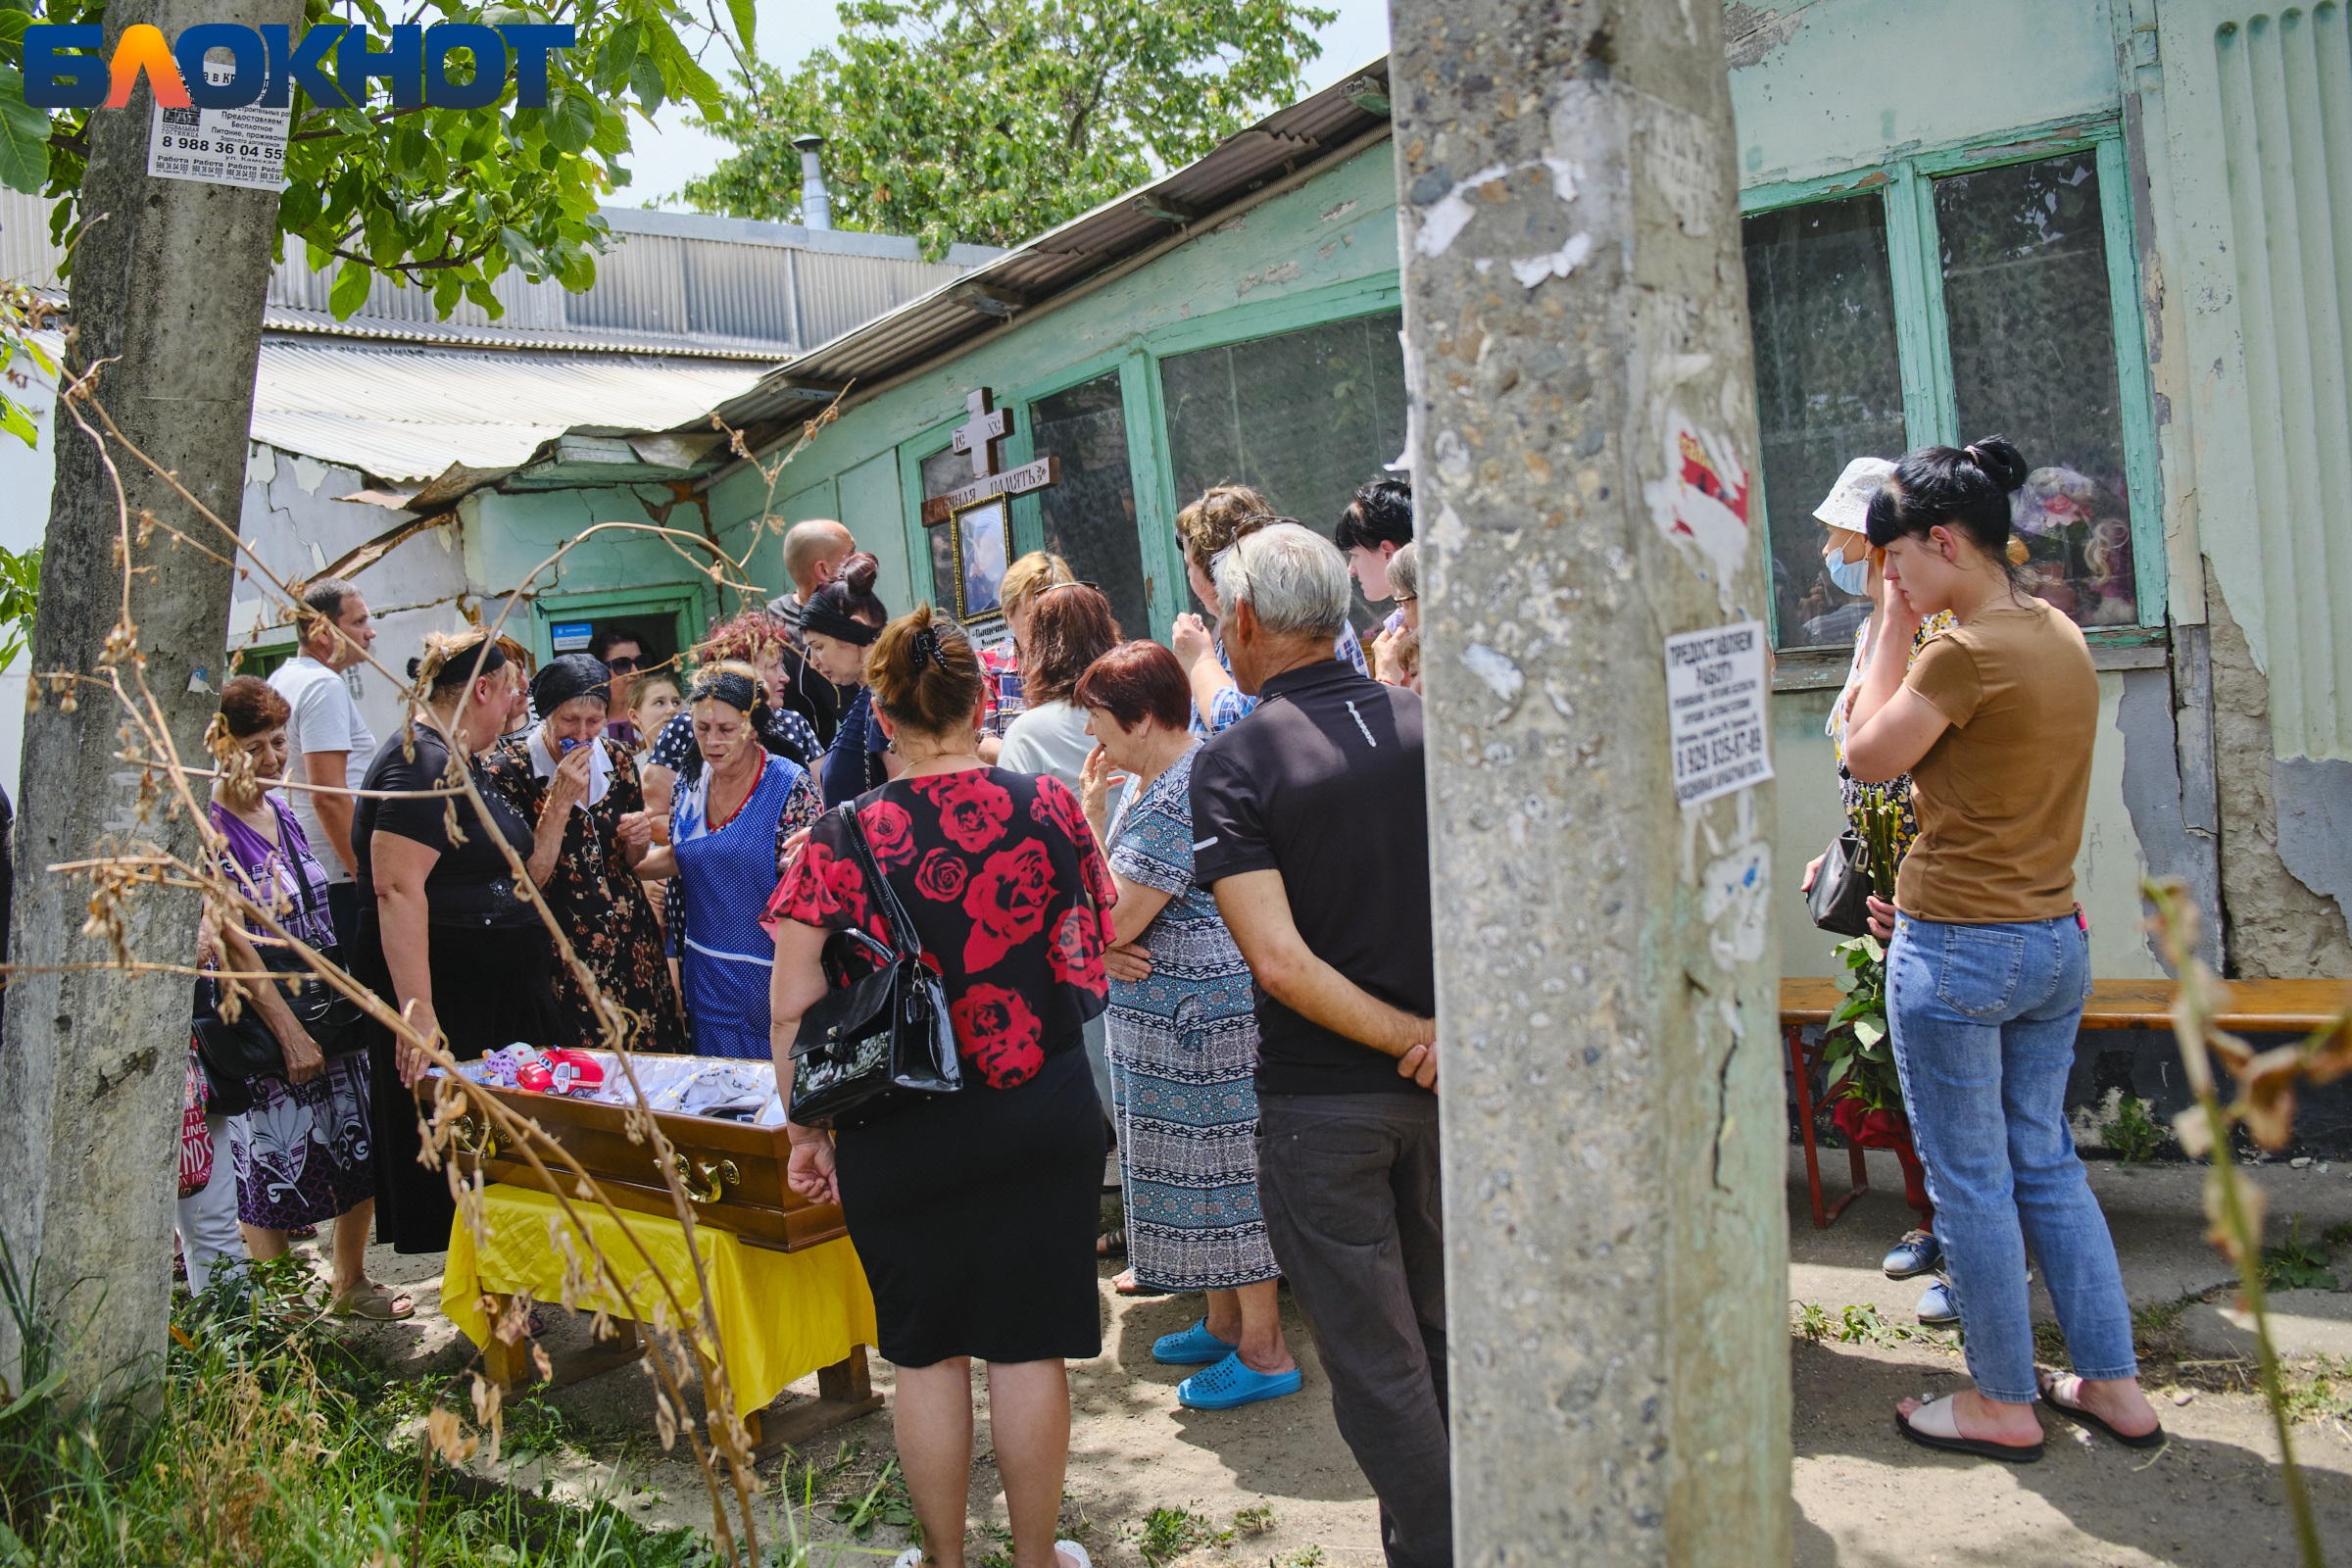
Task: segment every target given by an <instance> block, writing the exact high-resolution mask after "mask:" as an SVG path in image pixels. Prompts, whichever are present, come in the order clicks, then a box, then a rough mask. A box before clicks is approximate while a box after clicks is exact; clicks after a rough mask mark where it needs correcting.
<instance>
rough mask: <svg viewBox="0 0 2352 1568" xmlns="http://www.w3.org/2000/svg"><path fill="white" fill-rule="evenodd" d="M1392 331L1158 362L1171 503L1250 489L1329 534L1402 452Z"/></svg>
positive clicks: (1332, 330) (1321, 329)
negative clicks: (1233, 486) (1237, 487)
mask: <svg viewBox="0 0 2352 1568" xmlns="http://www.w3.org/2000/svg"><path fill="white" fill-rule="evenodd" d="M1401 324H1402V319H1401V318H1400V317H1399V316H1398V315H1397V313H1395V312H1388V313H1386V314H1383V315H1379V316H1366V317H1359V318H1357V319H1353V320H1348V321H1330V322H1326V323H1325V324H1323V325H1321V326H1310V327H1307V328H1305V329H1303V330H1301V331H1297V332H1284V333H1280V334H1278V335H1276V336H1274V337H1262V338H1258V339H1255V340H1254V341H1251V342H1248V343H1235V344H1231V345H1229V346H1227V347H1224V348H1214V349H1202V350H1201V351H1199V352H1197V353H1193V354H1179V355H1176V356H1173V357H1171V358H1169V359H1166V360H1163V361H1161V362H1160V368H1159V373H1160V389H1161V391H1162V393H1163V394H1164V397H1165V401H1166V404H1167V417H1168V446H1169V449H1170V454H1171V456H1172V458H1173V460H1174V464H1175V469H1176V504H1177V505H1178V506H1183V505H1184V504H1185V503H1186V502H1188V501H1190V500H1192V499H1193V498H1194V497H1195V496H1198V495H1199V494H1200V493H1201V491H1203V490H1205V489H1207V488H1208V487H1209V486H1210V485H1212V484H1220V483H1225V482H1229V481H1231V482H1238V483H1242V484H1248V485H1253V486H1255V487H1256V488H1257V489H1258V490H1260V491H1262V492H1263V493H1264V495H1265V497H1266V499H1267V501H1269V502H1270V503H1272V504H1273V506H1274V509H1275V510H1276V511H1277V512H1280V513H1284V514H1286V515H1290V516H1294V517H1297V518H1298V519H1299V521H1300V522H1303V523H1305V524H1306V525H1307V526H1308V527H1310V528H1312V529H1314V530H1315V531H1316V532H1318V533H1324V534H1328V533H1329V532H1330V531H1331V528H1332V525H1333V524H1334V523H1336V522H1338V521H1339V520H1340V514H1341V513H1342V512H1343V511H1345V510H1346V509H1347V506H1348V499H1349V498H1350V497H1351V496H1353V495H1354V493H1355V488H1356V486H1358V485H1360V484H1363V483H1364V482H1365V481H1367V480H1370V479H1377V478H1380V477H1382V476H1383V474H1384V472H1385V469H1384V465H1386V464H1389V463H1391V462H1394V461H1395V460H1396V458H1397V454H1398V453H1399V452H1401V451H1403V450H1404V351H1403V349H1402V347H1401V346H1400V345H1399V344H1398V342H1397V329H1398V327H1399V326H1400V325H1401ZM1361 608H1362V607H1361V603H1360V600H1359V603H1358V609H1359V613H1360V611H1361Z"/></svg>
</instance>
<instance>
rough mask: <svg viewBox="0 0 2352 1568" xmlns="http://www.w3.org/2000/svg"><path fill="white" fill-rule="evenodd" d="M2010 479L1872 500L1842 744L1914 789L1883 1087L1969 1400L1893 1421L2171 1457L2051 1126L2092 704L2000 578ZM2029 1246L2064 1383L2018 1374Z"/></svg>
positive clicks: (1917, 1432)
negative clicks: (1931, 628)
mask: <svg viewBox="0 0 2352 1568" xmlns="http://www.w3.org/2000/svg"><path fill="white" fill-rule="evenodd" d="M2025 477H2026V465H2025V461H2024V460H2023V459H2022V458H2021V457H2020V456H2019V455H2018V452H2017V449H2016V448H2015V447H2013V446H2011V445H2010V444H2009V443H2008V442H2007V441H2004V440H2000V439H1998V438H1997V437H1995V438H1987V439H1985V440H1982V441H1978V442H1976V443H1974V444H1973V445H1971V446H1968V447H1965V448H1958V449H1955V448H1952V447H1926V448H1922V449H1920V450H1918V451H1915V452H1912V453H1909V454H1907V455H1906V456H1905V457H1904V458H1903V461H1902V463H1901V464H1900V465H1899V466H1897V467H1896V469H1895V472H1894V476H1893V477H1892V478H1891V479H1889V480H1888V481H1887V483H1886V484H1885V485H1884V486H1883V487H1882V488H1881V489H1880V490H1879V491H1878V492H1877V494H1875V495H1874V496H1872V497H1871V501H1870V508H1869V514H1868V523H1867V526H1868V531H1869V538H1870V542H1871V543H1872V544H1873V545H1876V546H1878V547H1879V548H1881V549H1883V550H1885V551H1886V553H1887V556H1886V565H1885V568H1884V570H1885V574H1886V580H1887V585H1888V587H1889V588H1890V589H1891V590H1892V592H1891V593H1890V594H1889V596H1888V598H1887V606H1886V617H1887V624H1886V626H1885V627H1884V629H1883V634H1882V635H1881V636H1880V638H1879V639H1878V644H1877V646H1876V647H1875V648H1874V649H1873V650H1872V653H1871V660H1870V668H1869V671H1868V673H1867V675H1866V676H1865V677H1864V679H1863V682H1862V686H1861V689H1860V691H1858V692H1857V693H1856V694H1855V696H1854V704H1853V711H1852V713H1851V715H1850V717H1849V720H1848V726H1849V727H1848V730H1847V737H1846V745H1845V765H1846V768H1847V770H1848V771H1849V772H1851V773H1852V774H1853V776H1854V777H1855V778H1856V779H1858V780H1860V781H1862V782H1863V783H1866V784H1867V783H1873V782H1879V781H1884V780H1887V779H1891V778H1895V777H1897V776H1898V775H1900V774H1902V773H1904V772H1906V771H1907V772H1909V773H1910V774H1911V778H1912V786H1913V799H1914V804H1915V805H1916V807H1917V809H1918V814H1919V838H1918V841H1917V842H1916V843H1914V844H1913V845H1912V847H1911V852H1910V854H1909V855H1908V856H1907V857H1905V858H1904V860H1903V864H1902V870H1901V872H1900V873H1899V875H1898V878H1897V881H1896V884H1895V899H1894V904H1893V906H1892V907H1891V908H1890V907H1887V906H1886V905H1884V904H1881V903H1880V902H1879V901H1877V900H1875V899H1874V900H1873V901H1872V913H1873V917H1874V923H1885V922H1891V926H1892V932H1893V940H1892V942H1891V944H1890V945H1889V947H1888V949H1887V1004H1888V1005H1887V1016H1888V1020H1889V1022H1890V1024H1891V1026H1892V1028H1891V1036H1892V1039H1893V1044H1894V1056H1895V1067H1896V1071H1897V1072H1898V1073H1899V1074H1900V1076H1901V1079H1902V1086H1903V1108H1904V1111H1905V1113H1906V1114H1907V1115H1908V1117H1909V1119H1910V1122H1911V1132H1912V1137H1913V1138H1914V1139H1915V1140H1916V1142H1917V1144H1918V1147H1919V1155H1920V1159H1921V1161H1922V1162H1923V1163H1924V1164H1925V1166H1926V1167H1927V1183H1928V1196H1929V1197H1930V1199H1932V1200H1933V1201H1934V1202H1935V1205H1936V1235H1937V1237H1938V1239H1939V1240H1940V1241H1941V1243H1942V1245H1943V1252H1944V1257H1945V1263H1946V1268H1947V1270H1948V1272H1949V1276H1950V1280H1951V1289H1952V1294H1953V1295H1954V1296H1955V1297H1956V1298H1957V1302H1956V1304H1957V1305H1958V1307H1959V1310H1960V1321H1961V1324H1962V1327H1963V1329H1964V1330H1965V1334H1966V1352H1967V1356H1968V1369H1969V1374H1970V1376H1971V1377H1972V1378H1973V1379H1974V1380H1975V1383H1976V1387H1975V1388H1973V1389H1969V1390H1964V1391H1963V1392H1961V1393H1959V1394H1955V1395H1949V1396H1946V1397H1943V1398H1939V1399H1936V1400H1933V1401H1929V1402H1922V1401H1920V1400H1918V1399H1905V1400H1903V1401H1902V1402H1901V1403H1900V1404H1899V1405H1898V1406H1897V1407H1896V1415H1895V1424H1896V1426H1897V1427H1899V1428H1900V1429H1901V1431H1902V1432H1903V1434H1904V1435H1905V1436H1906V1437H1908V1438H1910V1439H1912V1441H1914V1442H1916V1443H1920V1444H1923V1445H1925V1446H1929V1447H1933V1448H1943V1449H1950V1450H1953V1451H1957V1452H1964V1453H1972V1454H1978V1455H1983V1456H1985V1457H1989V1458H1996V1459H2006V1460H2010V1461H2014V1462H2025V1461H2030V1460H2034V1459H2038V1458H2039V1457H2041V1440H2042V1433H2041V1424H2040V1422H2038V1421H2036V1420H2035V1419H2034V1412H2033V1410H2032V1409H2031V1408H2030V1407H2031V1406H2032V1405H2033V1403H2034V1399H2035V1398H2036V1397H2039V1398H2040V1399H2041V1400H2042V1402H2044V1403H2046V1404H2048V1405H2050V1406H2051V1407H2052V1408H2053V1409H2055V1410H2058V1411H2061V1412H2063V1413H2065V1414H2067V1415H2069V1416H2071V1417H2073V1418H2075V1419H2077V1420H2079V1421H2082V1422H2083V1423H2085V1424H2087V1425H2090V1426H2093V1427H2096V1428H2097V1429H2098V1430H2100V1431H2102V1432H2105V1433H2107V1434H2108V1435H2109V1436H2111V1437H2113V1438H2115V1439H2117V1440H2118V1441H2119V1442H2122V1443H2124V1444H2126V1445H2129V1446H2132V1447H2150V1446H2154V1445H2156V1444H2158V1443H2161V1442H2162V1441H2163V1437H2164V1434H2163V1429H2162V1428H2161V1427H2160V1426H2159V1425H2158V1424H2157V1420H2156V1412H2155V1411H2154V1410H2152V1409H2151V1408H2149V1405H2148V1401H2147V1399H2146V1398H2145V1397H2143V1396H2142V1395H2141V1393H2140V1389H2139V1384H2138V1382H2137V1375H2138V1364H2137V1362H2136V1361H2135V1359H2134V1358H2133V1354H2132V1348H2131V1305H2130V1303H2129V1302H2128V1301H2127V1300H2126V1299H2125V1297H2124V1284H2123V1277H2122V1274H2121V1272H2120V1271H2119V1269H2118V1268H2117V1265H2116V1258H2115V1245H2114V1242H2113V1240H2112V1239H2111V1238H2110V1237H2109V1235H2108V1233H2107V1223H2106V1218H2105V1216H2104V1215H2102V1214H2101V1213H2100V1212H2099V1205H2098V1201H2097V1200H2096V1199H2095V1198H2093V1197H2092V1196H2091V1191H2090V1183H2089V1181H2088V1179H2087V1178H2086V1177H2085V1176H2084V1174H2083V1171H2082V1161H2081V1160H2080V1159H2079V1158H2077V1157H2076V1154H2075V1146H2074V1140H2073V1138H2072V1136H2071V1135H2070V1133H2069V1131H2068V1127H2067V1120H2066V1109H2065V1098H2066V1080H2067V1075H2068V1073H2069V1072H2070V1070H2071V1069H2072V1068H2073V1066H2074V1062H2075V1034H2076V1030H2077V1026H2078V1025H2079V1024H2080V1023H2081V1021H2082V1004H2083V1001H2084V1000H2085V999H2086V998H2087V997H2088V995H2089V993H2090V939H2089V935H2088V929H2087V927H2086V926H2085V924H2084V922H2083V919H2082V907H2081V906H2080V905H2078V904H2076V903H2075V902H2074V882H2075V879H2074V864H2075V854H2076V851H2077V850H2078V849H2080V848H2081V845H2082V817H2083V810H2084V805H2085V803H2086V801H2087V800H2088V797H2089V790H2090V753H2091V741H2092V736H2093V733H2094V727H2095V725H2096V724H2097V721H2098V711H2099V689H2098V677H2097V676H2096V675H2095V674H2094V673H2093V672H2092V669H2091V662H2090V650H2089V649H2088V648H2087V647H2086V646H2085V645H2084V643H2083V641H2082V632H2081V631H2080V630H2079V629H2078V628H2077V627H2076V626H2075V624H2074V623H2073V622H2072V621H2070V620H2068V619H2067V618H2066V617H2065V616H2064V615H2062V614H2060V613H2058V612H2057V611H2055V610H2053V609H2051V608H2050V607H2049V606H2047V605H2045V604H2043V603H2041V602H2040V601H2039V600H2037V599H2035V598H2034V597H2033V596H2032V595H2030V594H2028V593H2026V592H2024V591H2023V590H2022V589H2021V588H2020V587H2019V586H2018V585H2017V583H2016V581H2015V579H2014V577H2013V575H2012V568H2011V565H2010V561H2009V556H2008V545H2009V527H2010V506H2009V497H2010V495H2011V494H2012V493H2013V492H2014V491H2016V490H2017V488H2018V487H2019V485H2020V484H2022V483H2023V482H2024V480H2025ZM1943 611H1948V612H1950V613H1951V615H1952V618H1953V620H1954V621H1955V622H1956V624H1955V627H1954V629H1953V630H1951V631H1948V632H1945V633H1943V634H1942V635H1940V636H1937V637H1935V638H1933V639H1931V640H1930V641H1929V642H1928V644H1927V646H1926V647H1925V648H1923V649H1922V650H1921V651H1920V654H1919V658H1918V662H1916V663H1913V662H1911V658H1910V654H1911V640H1912V636H1913V634H1914V632H1916V630H1917V629H1918V627H1919V625H1920V622H1921V621H1922V620H1923V619H1924V618H1925V617H1927V616H1929V615H1933V614H1936V613H1938V612H1943ZM1906 670H1907V671H1908V672H1907V673H1906ZM2029 1245H2031V1247H2032V1248H2033V1252H2034V1259H2035V1260H2036V1261H2037V1262H2038V1264H2039V1265H2040V1267H2041V1270H2042V1275H2043V1278H2044V1280H2045V1281H2046V1282H2047V1284H2048V1286H2049V1291H2050V1298H2051V1300H2052V1301H2053V1303H2054V1304H2055V1305H2056V1307H2057V1309H2058V1322H2059V1326H2060V1327H2061V1328H2062V1329H2063V1330H2064V1331H2065V1333H2066V1344H2067V1353H2068V1356H2069V1358H2070V1359H2071V1360H2072V1361H2073V1363H2074V1366H2075V1373H2074V1374H2072V1375H2068V1376H2047V1375H2043V1376H2040V1377H2038V1378H2037V1376H2036V1373H2035V1370H2034V1323H2033V1318H2032V1315H2031V1313H2030V1311H2029V1303H2028V1299H2027V1287H2026V1249H2027V1247H2028V1246H2029Z"/></svg>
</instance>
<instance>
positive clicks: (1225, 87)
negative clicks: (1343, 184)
mask: <svg viewBox="0 0 2352 1568" xmlns="http://www.w3.org/2000/svg"><path fill="white" fill-rule="evenodd" d="M839 10H840V16H841V35H840V36H839V37H838V38H837V39H836V40H835V41H834V42H833V43H832V44H831V45H829V46H827V47H825V48H822V49H818V50H815V51H813V52H812V53H810V54H809V56H808V58H806V59H805V60H803V61H802V62H801V64H800V65H799V66H798V67H797V68H795V70H794V71H793V73H792V74H791V75H789V76H787V75H785V74H784V73H782V72H779V71H778V70H776V69H775V68H774V67H772V66H769V65H766V64H764V63H760V64H754V65H750V66H748V67H747V68H746V69H744V70H743V71H741V72H739V73H738V74H737V77H736V85H737V87H738V92H737V95H736V96H735V97H734V98H732V99H731V100H730V101H729V102H728V103H727V104H726V105H725V107H724V108H723V109H722V110H720V111H717V112H712V111H709V110H706V111H705V112H704V114H703V116H702V118H701V119H700V120H699V121H698V122H696V123H698V124H699V125H700V126H701V127H702V128H704V129H706V130H709V131H711V132H712V133H713V134H715V135H717V136H719V137H722V138H723V139H725V140H727V141H729V142H732V143H733V144H734V146H735V148H736V152H735V153H734V155H733V156H732V157H730V158H728V159H727V160H725V161H724V162H723V163H721V164H720V165H719V166H718V167H717V168H716V169H715V170H713V171H712V172H711V173H710V174H708V175H706V176H704V177H703V178H700V179H695V180H690V181H688V183H687V185H686V188H685V191H684V196H685V199H686V200H687V201H688V202H690V203H692V204H693V205H694V206H696V207H698V208H700V209H701V210H702V211H704V212H709V213H727V214H731V215H733V216H735V217H738V218H765V219H781V220H785V221H802V219H803V217H804V215H803V214H802V212H801V208H800V197H801V161H800V154H799V152H798V151H797V150H796V149H795V148H794V147H793V146H792V140H793V138H794V137H796V136H799V135H802V134H804V133H807V132H811V131H813V132H817V133H820V134H822V135H823V136H824V137H825V138H826V141H827V147H826V152H825V175H826V181H827V184H828V186H829V187H830V195H831V199H832V205H833V221H834V222H835V224H836V225H838V226H840V227H843V228H860V229H870V230H874V231H877V232H882V233H895V234H912V235H914V236H916V237H917V238H918V239H920V240H921V241H922V244H923V248H924V253H925V254H926V255H929V256H932V257H939V256H943V255H945V254H946V253H947V248H948V246H949V245H950V244H951V243H952V242H954V241H956V240H967V241H971V242H974V243H980V244H990V245H1014V244H1018V243H1020V242H1021V241H1022V240H1025V239H1028V238H1031V237H1032V236H1034V235H1036V234H1038V233H1041V232H1043V231H1044V230H1046V229H1048V228H1051V227H1053V226H1054V224H1056V223H1059V222H1061V221H1065V220H1067V219H1070V218H1075V217H1076V216H1078V215H1079V214H1080V213H1083V212H1086V211H1088V210H1090V209H1092V208H1094V207H1098V206H1100V205H1101V204H1103V202H1106V201H1108V200H1110V199H1111V198H1113V197H1115V196H1117V195H1119V194H1120V193H1122V192H1124V191H1127V190H1131V189H1133V188H1134V187H1135V186H1137V185H1140V184H1142V183H1144V182H1145V181H1146V180H1148V179H1150V178H1151V177H1152V172H1153V170H1154V168H1157V169H1171V168H1177V167H1181V166H1182V165H1184V164H1188V163H1190V162H1192V161H1193V160H1194V159H1196V158H1199V157H1201V156H1202V155H1203V154H1205V153H1207V152H1208V151H1209V150H1210V149H1211V148H1213V147H1215V146H1216V145H1217V143H1218V142H1220V141H1222V140H1224V139H1225V138H1226V137H1228V136H1230V135H1232V134H1233V133H1234V132H1236V131H1238V130H1240V129H1242V128H1243V127H1244V126H1246V125H1248V124H1250V123H1251V122H1252V121H1253V120H1255V119H1257V118H1258V117H1259V116H1260V115H1261V114H1263V113H1264V112H1265V111H1266V110H1267V109H1268V108H1270V107H1272V106H1274V105H1276V104H1280V103H1285V102H1288V101H1290V100H1291V99H1293V98H1295V97H1297V96H1298V95H1299V92H1300V91H1301V88H1302V80H1301V77H1300V75H1299V67H1300V66H1301V65H1302V64H1303V63H1305V62H1307V61H1310V60H1312V59H1314V58H1315V56H1316V55H1318V54H1319V53H1321V48H1320V46H1319V45H1318V44H1317V43H1316V42H1315V39H1314V33H1313V29H1314V28H1316V27H1319V26H1321V25H1324V24H1325V23H1327V22H1329V21H1331V20H1332V18H1333V16H1334V15H1335V13H1333V12H1330V11H1326V10H1318V9H1316V8H1315V7H1313V6H1311V5H1300V4H1296V3H1294V0H1194V3H1191V4H1187V5H1182V6H1168V5H1161V4H1158V3H1156V0H903V3H902V0H843V4H842V5H841V6H840V8H839Z"/></svg>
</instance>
